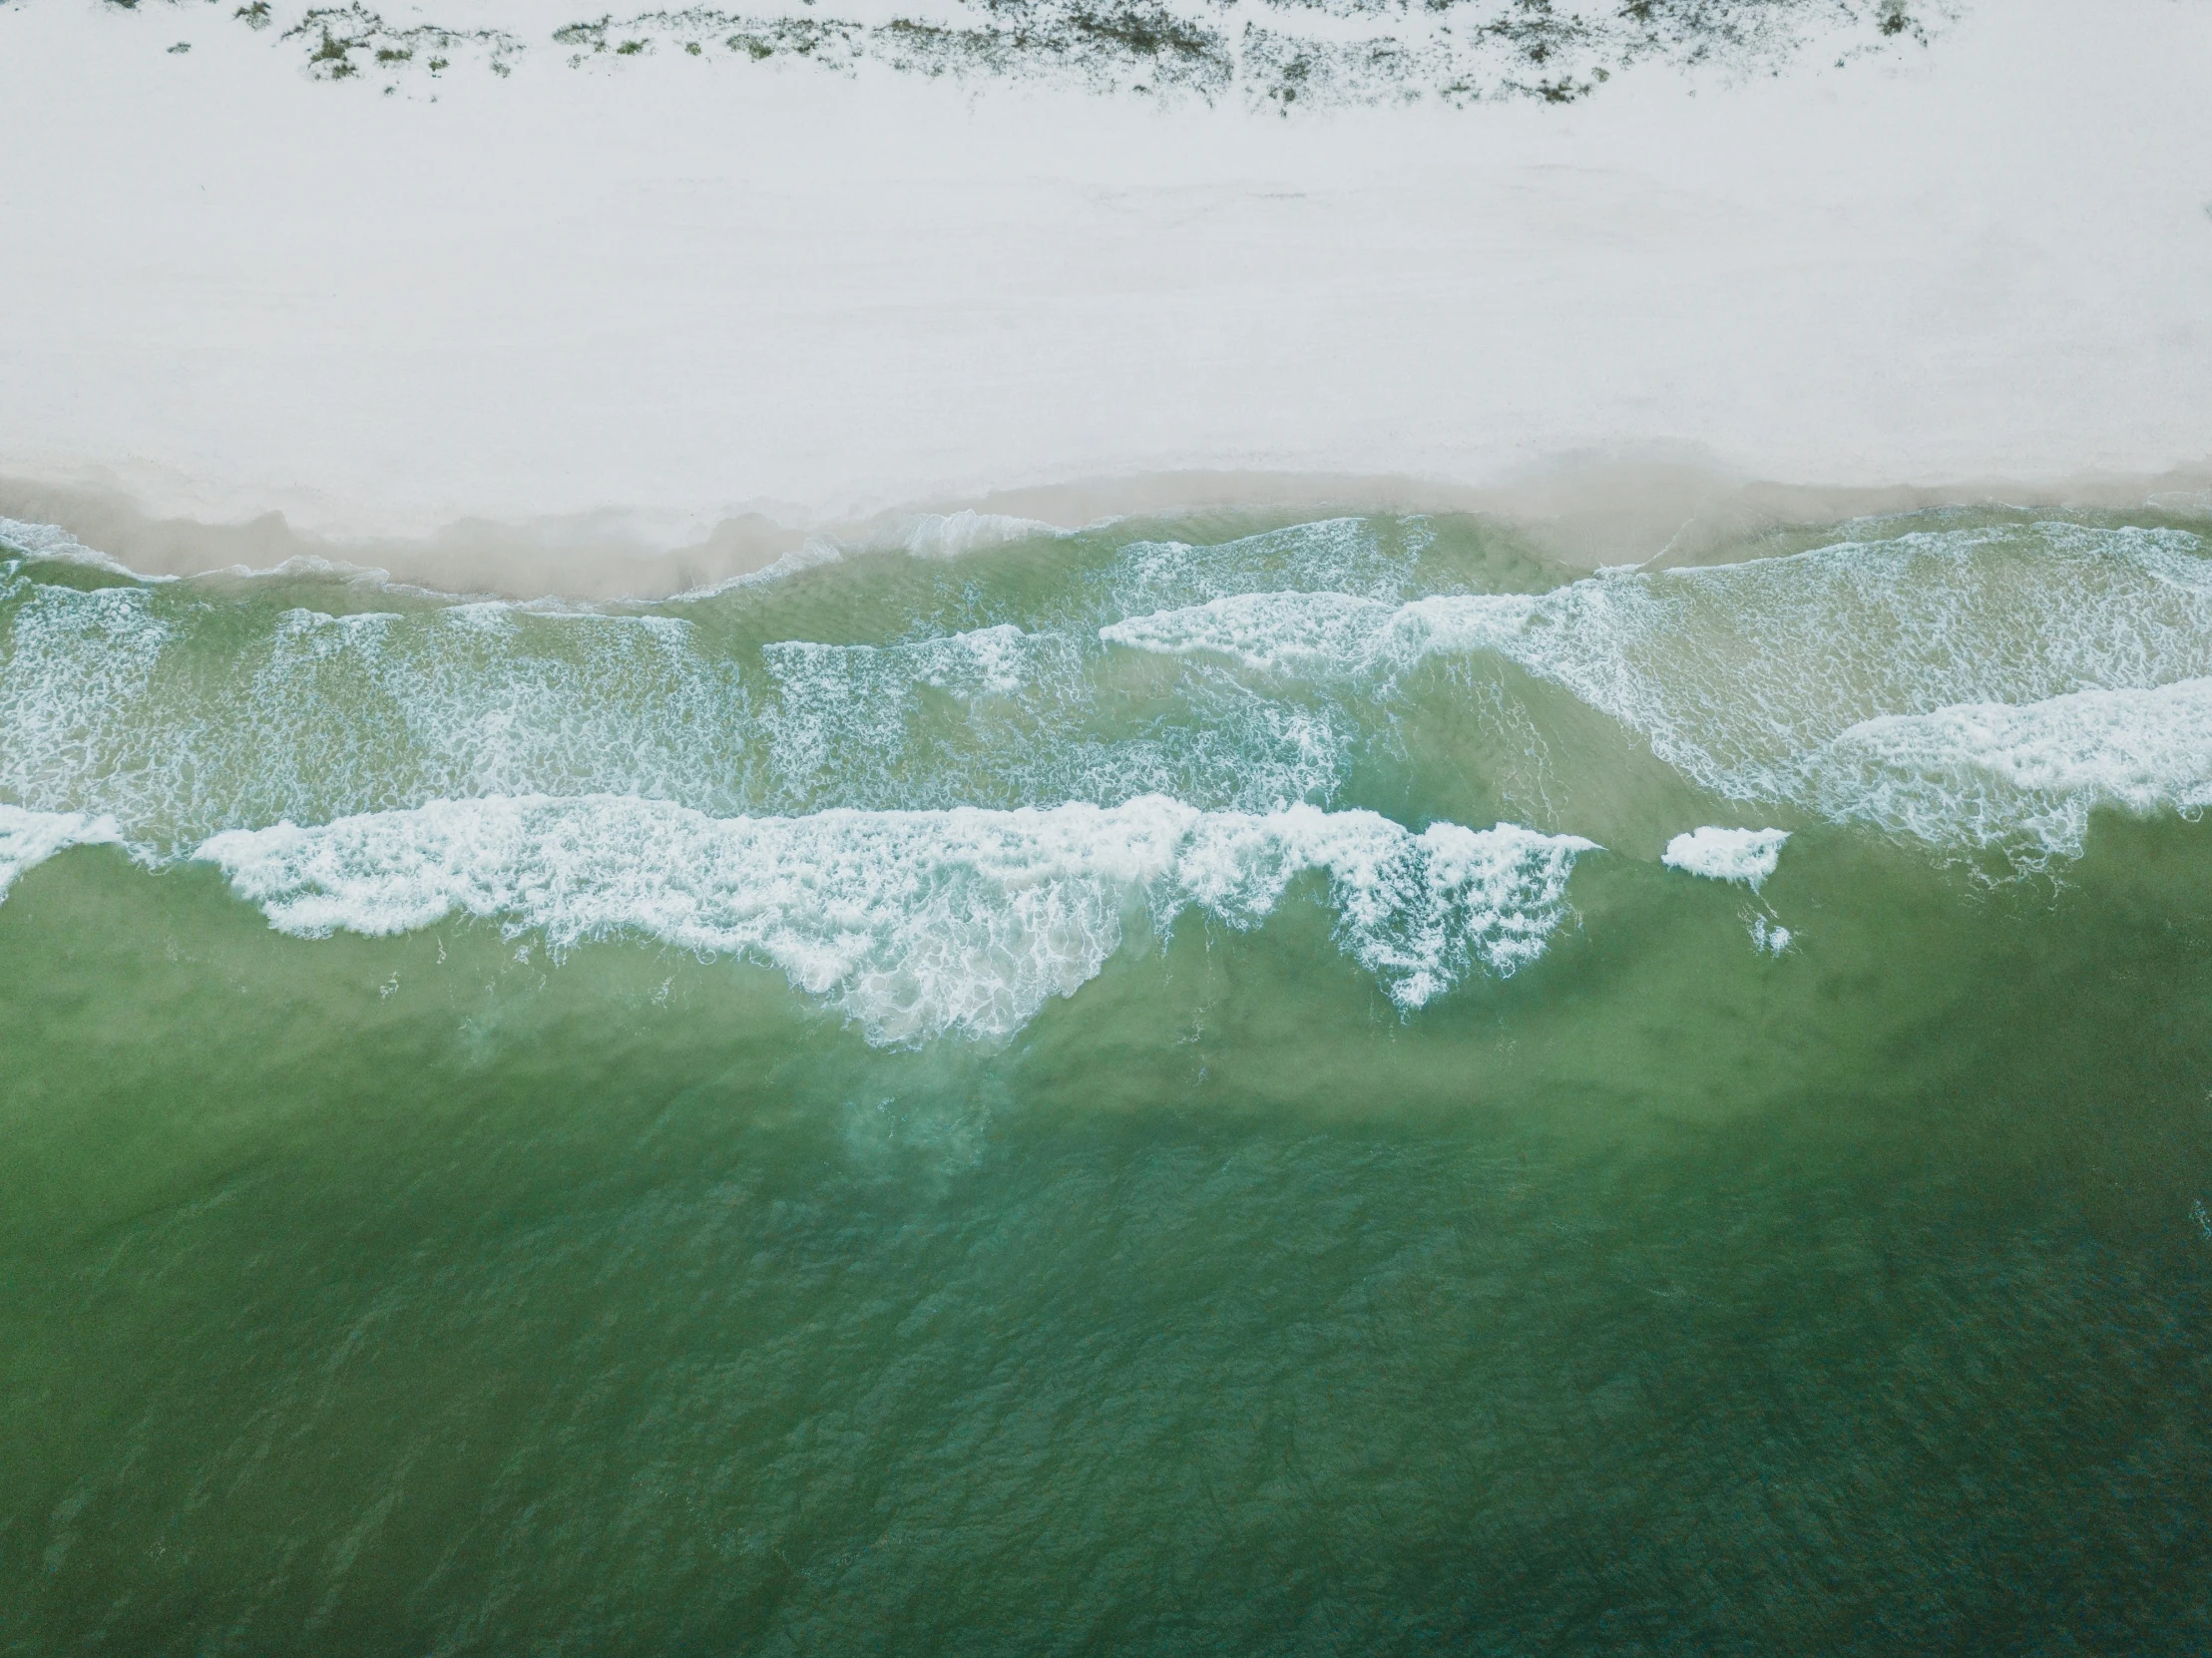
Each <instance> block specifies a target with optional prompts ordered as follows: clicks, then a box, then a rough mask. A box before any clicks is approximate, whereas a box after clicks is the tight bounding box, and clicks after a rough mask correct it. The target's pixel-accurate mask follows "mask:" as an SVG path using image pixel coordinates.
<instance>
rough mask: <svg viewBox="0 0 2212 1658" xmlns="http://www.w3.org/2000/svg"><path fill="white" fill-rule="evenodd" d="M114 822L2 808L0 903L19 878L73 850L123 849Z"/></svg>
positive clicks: (79, 814)
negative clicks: (108, 847) (89, 848)
mask: <svg viewBox="0 0 2212 1658" xmlns="http://www.w3.org/2000/svg"><path fill="white" fill-rule="evenodd" d="M122 844H123V831H122V830H121V829H119V828H118V827H117V826H116V822H115V819H113V818H109V817H95V816H92V815H90V814H88V813H85V812H31V811H25V810H24V809H23V808H22V807H20V806H0V903H5V902H6V901H7V897H8V889H9V888H10V887H12V886H14V885H15V882H16V877H17V876H19V875H21V874H23V872H24V871H25V870H28V869H31V868H32V867H34V866H35V865H38V864H43V863H44V862H46V860H47V859H49V858H51V857H53V856H54V854H55V853H57V852H62V851H66V850H67V849H68V848H70V847H72V846H120V845H122Z"/></svg>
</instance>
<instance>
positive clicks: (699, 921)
mask: <svg viewBox="0 0 2212 1658" xmlns="http://www.w3.org/2000/svg"><path fill="white" fill-rule="evenodd" d="M1587 850H1590V843H1589V842H1587V841H1584V840H1580V839H1577V838H1575V837H1572V836H1547V835H1541V834H1538V833H1536V832H1535V831H1533V830H1528V829H1522V828H1518V827H1515V826H1513V825H1507V824H1502V825H1500V826H1498V827H1497V828H1494V829H1489V830H1483V831H1476V830H1472V829H1467V828H1463V827H1461V826H1459V825H1457V824H1450V823H1439V824H1433V825H1431V826H1430V827H1429V828H1428V829H1426V830H1424V831H1423V832H1421V833H1420V834H1415V833H1413V832H1412V831H1410V830H1408V829H1405V828H1403V827H1401V826H1400V825H1398V824H1395V823H1392V822H1390V821H1389V820H1388V819H1385V818H1381V817H1378V816H1376V815H1375V814H1373V813H1371V812H1336V813H1330V812H1321V811H1317V810H1315V809H1313V808H1311V807H1292V808H1290V809H1288V810H1286V811H1282V812H1277V813H1270V814H1266V815H1251V814H1242V813H1225V812H1223V813H1215V812H1202V811H1199V810H1197V809H1195V808H1193V807H1190V806H1186V805H1183V804H1181V803H1179V802H1176V801H1173V800H1169V799H1166V798H1163V797H1159V796H1151V797H1147V798H1144V799H1139V800H1133V801H1130V802H1128V803H1127V804H1125V805H1122V806H1117V807H1111V808H1103V807H1098V806H1088V805H1066V806H1056V807H1052V808H1049V809H1033V808H1023V809H1020V810H1015V811H1003V812H994V811H983V810H978V809H974V808H963V809H958V810H953V811H943V812H856V811H831V812H823V813H818V814H815V815H812V816H808V817H801V818H722V819H716V818H710V817H707V816H705V815H703V814H701V813H698V812H695V811H691V810H689V809H688V808H685V807H681V806H675V805H671V804H669V803H667V802H664V801H653V800H642V799H637V798H633V797H627V796H598V797H589V798H580V799H552V798H546V797H533V798H520V799H490V800H469V801H433V802H431V803H429V804H428V805H424V806H420V807H417V808H414V809H412V810H409V811H399V812H387V813H377V814H370V815H365V816H360V817H353V818H346V819H341V820H340V821H338V822H335V823H330V824H326V825H322V826H320V827H315V828H297V827H294V826H292V825H290V824H279V825H277V826H275V827H274V828H268V829H255V830H235V831H231V832H228V833H224V834H221V835H218V836H216V837H214V838H213V839H211V840H209V841H208V842H207V843H206V844H205V845H204V846H202V847H201V849H200V850H199V852H198V854H197V856H198V857H200V858H203V859H207V860H211V861H213V862H215V863H217V864H219V865H221V868H222V869H223V871H224V873H225V874H226V875H227V876H228V878H229V880H230V883H231V886H232V887H233V889H234V890H235V891H237V892H238V893H239V894H240V895H241V896H242V897H244V898H246V899H248V900H250V901H251V902H253V903H255V904H257V905H259V906H260V907H261V909H262V910H263V912H264V913H265V914H266V915H267V916H268V917H269V919H270V921H271V922H272V923H273V924H274V925H275V926H277V927H278V928H280V929H282V930H284V931H286V932H290V933H295V934H300V935H304V936H310V937H314V936H326V935H328V934H330V933H332V932H335V931H338V930H340V929H343V930H346V931H351V932H356V933H365V934H387V933H397V932H403V931H406V930H409V929H412V928H417V927H422V926H426V925H428V924H430V923H431V922H434V921H436V920H438V919H439V918H440V917H442V916H444V915H447V914H449V913H451V912H453V911H456V910H458V911H461V912H464V913H467V914H470V915H474V916H482V917H495V918H498V919H500V920H502V921H504V922H506V923H507V924H509V925H510V926H513V927H515V928H527V929H536V930H540V931H542V932H543V934H544V935H545V937H546V939H547V941H548V942H549V944H551V945H552V946H553V947H554V948H556V949H562V948H566V947H567V946H569V945H573V944H575V943H576V942H578V941H580V940H584V939H591V938H599V937H605V936H610V935H615V934H622V933H635V934H644V935H648V936H651V937H655V938H659V939H662V940H664V941H666V942H668V943H670V944H673V945H676V946H679V947H681V948H684V949H687V950H694V951H701V952H736V953H742V954H745V955H749V956H753V957H756V958H759V959H761V960H764V961H767V962H769V963H772V964H773V965H775V966H776V967H778V968H780V969H781V970H782V971H783V972H784V974H785V975H786V976H787V977H788V978H789V979H790V981H791V983H792V984H793V985H794V986H796V987H797V988H799V989H800V990H802V991H804V992H805V993H807V994H808V995H811V996H815V997H819V998H822V999H824V1000H826V1001H827V1002H829V1003H830V1004H831V1005H833V1006H835V1007H837V1008H839V1009H841V1010H842V1011H843V1012H844V1013H845V1015H846V1016H847V1017H848V1018H850V1019H853V1020H855V1021H857V1022H858V1023H859V1024H860V1025H861V1027H862V1029H863V1031H864V1032H865V1034H866V1035H867V1036H868V1038H869V1039H870V1040H871V1041H876V1042H885V1043H896V1042H912V1041H918V1040H922V1039H924V1038H927V1037H930V1036H937V1035H939V1034H942V1033H945V1032H959V1033H963V1034H966V1035H969V1036H1004V1035H1006V1034H1008V1033H1011V1032H1013V1031H1015V1030H1017V1029H1019V1028H1020V1027H1021V1026H1022V1025H1023V1024H1024V1023H1026V1022H1027V1021H1028V1020H1029V1019H1030V1018H1031V1017H1032V1016H1034V1015H1035V1014H1036V1013H1037V1011H1038V1010H1039V1009H1040V1008H1042V1007H1043V1006H1044V1005H1045V1003H1046V1002H1047V1001H1048V1000H1049V999H1050V998H1052V997H1055V996H1069V995H1072V994H1073V993H1074V992H1075V991H1076V990H1077V988H1078V987H1080V986H1081V985H1083V984H1084V983H1085V982H1086V981H1088V980H1090V979H1091V978H1092V977H1094V976H1095V975H1096V974H1097V973H1098V972H1099V970H1100V969H1101V967H1103V966H1104V964H1105V962H1106V958H1107V957H1108V956H1109V955H1111V954H1112V952H1113V951H1114V950H1115V949H1116V948H1117V947H1118V945H1119V943H1120V940H1121V936H1122V928H1123V923H1124V920H1125V918H1126V917H1127V916H1128V915H1129V914H1130V913H1131V912H1132V911H1137V910H1142V911H1148V912H1149V913H1150V915H1151V917H1152V919H1153V922H1154V924H1155V926H1157V927H1159V928H1161V929H1164V928H1166V927H1167V926H1169V925H1171V924H1172V922H1173V920H1174V918H1175V916H1176V915H1177V914H1178V913H1180V912H1181V911H1183V910H1184V909H1186V908H1189V907H1191V906H1197V907H1198V908H1200V909H1202V910H1204V911H1205V912H1206V913H1208V914H1210V915H1212V916H1214V917H1216V918H1218V919H1219V920H1221V921H1224V922H1226V923H1228V924H1229V925H1231V926H1235V927H1249V926H1252V925H1254V924H1256V923H1257V922H1258V921H1260V920H1261V919H1262V918H1264V917H1265V916H1267V915H1268V914H1269V913H1270V912H1271V911H1272V910H1273V909H1274V907H1275V906H1276V904H1277V902H1278V901H1279V900H1280V899H1281V898H1282V896H1283V893H1284V891H1285V890H1286V888H1287V887H1288V886H1289V884H1290V883H1291V881H1292V879H1293V878H1294V877H1296V876H1297V875H1299V874H1300V873H1301V872H1302V871H1307V870H1312V871H1317V872H1319V873H1320V874H1321V875H1323V876H1324V877H1325V878H1326V881H1327V885H1328V890H1329V894H1330V898H1331V901H1332V903H1333V904H1334V905H1335V907H1336V909H1337V911H1338V917H1339V920H1338V929H1337V932H1338V941H1339V944H1340V945H1341V947H1342V948H1343V949H1344V950H1345V952H1346V953H1347V954H1348V955H1350V956H1351V957H1352V958H1353V959H1354V960H1355V961H1357V962H1359V963H1360V964H1361V965H1362V966H1363V967H1365V968H1367V969H1368V970H1369V971H1370V972H1372V973H1374V974H1375V975H1376V976H1377V978H1379V979H1380V980H1381V981H1382V983H1383V985H1384V986H1385V988H1386V989H1387V990H1388V991H1389V993H1390V995H1391V997H1392V998H1393V999H1394V1000H1395V1001H1396V1002H1397V1003H1398V1005H1399V1006H1400V1007H1401V1008H1404V1009H1408V1010H1411V1009H1415V1008H1418V1007H1420V1006H1422V1005H1423V1004H1424V1003H1426V1002H1428V1001H1429V1000H1431V999H1432V998H1434V997H1435V996H1437V995H1439V994H1441V993H1442V992H1443V991H1445V990H1446V989H1448V988H1449V987H1450V986H1451V985H1453V984H1454V983H1456V982H1458V981H1459V980H1460V979H1461V978H1463V977H1465V976H1466V975H1467V974H1468V973H1470V972H1473V971H1476V970H1484V971H1488V972H1491V973H1495V974H1500V975H1505V974H1511V973H1513V972H1515V971H1516V970H1517V969H1519V968H1522V967H1524V966H1526V965H1528V964H1529V963H1530V962H1532V961H1534V960H1535V959H1536V958H1537V957H1539V956H1540V955H1542V954H1543V952H1544V949H1545V947H1546V943H1547V941H1548V939H1549V937H1550V935H1551V933H1552V931H1553V930H1554V929H1555V928H1556V927H1557V926H1558V924H1559V922H1560V921H1561V920H1562V919H1563V918H1564V916H1565V913H1566V910H1565V894H1566V882H1567V877H1568V875H1569V873H1570V872H1571V870H1572V868H1573V864H1574V859H1575V857H1576V855H1577V854H1578V853H1581V852H1583V851H1587Z"/></svg>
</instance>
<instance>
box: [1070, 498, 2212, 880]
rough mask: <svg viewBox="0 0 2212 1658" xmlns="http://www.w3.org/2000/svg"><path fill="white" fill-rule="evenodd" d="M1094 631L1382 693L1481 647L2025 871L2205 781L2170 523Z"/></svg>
mask: <svg viewBox="0 0 2212 1658" xmlns="http://www.w3.org/2000/svg"><path fill="white" fill-rule="evenodd" d="M1101 637H1102V638H1103V639H1104V640H1105V641H1106V642H1107V643H1109V644H1115V645H1121V646H1126V647H1131V648H1135V649H1140V650H1145V651H1151V652H1156V653H1160V654H1164V655H1172V656H1178V657H1189V658H1198V659H1209V658H1210V659H1214V660H1218V661H1223V662H1226V663H1230V664H1233V665H1235V666H1236V667H1238V668H1240V669H1244V670H1247V671H1253V672H1257V673H1262V674H1268V675H1278V676H1281V675H1289V676H1296V677H1301V678H1309V679H1310V678H1332V679H1336V680H1339V681H1347V682H1352V683H1363V684H1367V685H1371V686H1376V687H1384V686H1388V685H1389V684H1391V683H1392V682H1394V681H1396V680H1398V679H1400V678H1402V677H1403V676H1405V675H1407V674H1409V673H1411V672H1413V671H1414V670H1416V669H1417V668H1419V667H1420V666H1422V665H1423V664H1424V663H1426V662H1429V661H1432V660H1435V659H1437V658H1440V657H1450V656H1455V655H1467V654H1473V653H1480V652H1490V653H1494V654H1496V655H1498V656H1501V657H1504V658H1505V659H1507V660H1510V661H1512V662H1514V663H1515V664H1516V665H1518V666H1519V667H1521V668H1523V669H1524V670H1526V671H1527V672H1529V673H1531V674H1533V675H1535V676H1537V677H1539V678H1542V679H1546V680H1549V681H1551V682H1553V683H1556V684H1558V685H1560V686H1562V687H1564V688H1565V689H1567V690H1568V691H1570V692H1572V693H1573V694H1574V695H1575V696H1576V697H1577V698H1579V699H1580V700H1581V701H1583V702H1584V703H1586V704H1588V705H1589V706H1591V707H1593V708H1596V709H1598V710H1600V711H1602V712H1603V713H1605V714H1608V715H1610V716H1611V717H1612V718H1614V719H1616V720H1618V721H1620V722H1621V723H1622V724H1623V725H1626V726H1628V727H1630V728H1631V729H1633V730H1634V731H1636V732H1637V733H1638V734H1640V735H1641V736H1642V737H1643V739H1644V740H1645V741H1646V742H1648V744H1649V745H1650V748H1651V750H1652V752H1653V753H1654V754H1655V755H1657V757H1659V758H1660V759H1662V760H1664V761H1666V762H1667V763H1668V764H1669V765H1671V766H1673V767H1674V768H1676V769H1677V770H1678V771H1680V772H1682V773H1684V774H1685V775H1687V776H1688V777H1689V778H1691V779H1692V780H1694V781H1695V782H1697V783H1698V784H1700V785H1702V786H1703V787H1705V788H1708V789H1710V790H1712V791H1713V792H1714V793H1716V794H1718V795H1720V796H1723V797H1725V798H1728V799H1733V800H1739V801H1746V802H1784V803H1789V804H1792V805H1795V806H1798V807H1801V808H1803V809H1806V810H1808V811H1811V812H1814V813H1816V814H1818V815H1821V816H1825V817H1829V818H1832V819H1835V820H1838V821H1850V822H1863V823H1871V824H1879V825H1881V826H1882V827H1884V828H1886V829H1890V830H1892V831H1895V832H1897V833H1900V834H1906V835H1911V836H1914V837H1917V838H1919V839H1922V840H1926V841H1929V842H1933V843H1936V844H1940V845H1945V846H1974V847H1984V848H1987V847H2007V846H2018V847H2019V848H2021V850H2022V852H2023V855H2025V856H2028V857H2030V858H2033V857H2047V856H2052V855H2072V854H2075V853H2078V851H2079V850H2080V846H2081V838H2082V835H2083V834H2084V833H2085V831H2086V827H2087V821H2088V815H2089V813H2090V812H2091V811H2093V810H2094V809H2096V808H2097V807H2100V806H2114V807H2121V808H2125V809H2131V810H2136V811H2144V810H2154V809H2157V808H2158V807H2161V806H2171V807H2191V806H2193V805H2195V804H2197V803H2199V796H2200V795H2201V793H2202V790H2203V786H2204V784H2203V779H2204V776H2205V773H2206V770H2207V768H2208V767H2212V744H2208V742H2207V732H2206V729H2205V727H2204V726H2203V725H2202V723H2201V722H2199V721H2197V719H2196V715H2195V709H2196V707H2197V705H2198V704H2197V700H2196V698H2195V695H2194V693H2192V692H2186V691H2183V690H2181V689H2179V688H2178V682H2179V681H2182V680H2186V679H2193V678H2199V677H2201V676H2204V675H2206V674H2212V561H2207V560H2206V559H2205V557H2204V556H2203V552H2202V547H2201V544H2200V542H2199V541H2198V538H2196V537H2194V536H2191V535H2187V534H2184V533H2181V532H2178V531H2160V530H2142V529H2132V528H2122V529H2116V530H2097V529H2086V528H2083V527H2079V526H2074V525H2065V524H2042V525H2036V526H2033V527H2032V529H2031V531H2028V532H2025V533H2023V532H2022V531H2020V530H2018V529H2014V528H1981V529H1974V530H1958V531H1944V532H1920V533H1912V534H1907V535H1904V536H1901V537H1899V538H1897V539H1895V540H1892V541H1888V542H1882V543H1874V544H1869V543H1864V542H1849V543H1844V544H1840V545H1837V546H1832V547H1825V548H1820V549H1816V550H1812V551H1808V552H1804V553H1800V554H1797V555H1794V556H1791V557H1784V558H1773V559H1763V560H1758V561H1754V562H1751V563H1746V564H1738V565H1729V566H1720V567H1712V568H1705V569H1689V570H1675V571H1666V572H1662V573H1658V574H1653V575H1639V574H1634V573H1619V574H1608V575H1604V576H1599V577H1595V578H1591V579H1588V580H1584V581H1580V582H1575V583H1572V584H1569V585H1566V586H1563V587H1560V588H1558V589H1555V590H1553V591H1552V592H1549V593H1547V594H1543V595H1541V596H1535V597H1531V596H1524V595H1468V596H1434V597H1427V598H1422V599H1417V600H1414V601H1411V602H1409V603H1405V604H1400V605H1391V604H1385V603H1382V602H1379V601H1377V600H1375V599H1373V598H1369V597H1364V596H1358V595H1350V594H1316V593H1297V594H1290V593H1286V594H1266V595H1237V596H1227V597H1223V598H1220V599H1215V600H1210V601H1208V602H1206V603H1204V604H1202V605H1198V606H1193V607H1188V608H1185V609H1180V610H1175V611H1167V612H1160V613H1155V614H1152V615H1148V616H1144V617H1137V618H1131V619H1127V620H1124V621H1121V622H1113V623H1109V624H1108V625H1107V626H1106V627H1105V628H1103V629H1102V630H1101ZM2169 687H2175V688H2169ZM2152 692H2156V693H2158V694H2148V693H2152ZM2120 693H2135V694H2120ZM2075 696H2080V697H2083V698H2085V700H2082V701H2078V702H2075V701H2070V700H2067V699H2068V698H2072V697H2075ZM1916 722H1917V723H1916ZM1985 739H1986V741H1987V744H1988V745H1989V748H1988V752H1987V753H1986V754H1985V753H1983V752H1982V751H1981V749H1980V748H1978V746H1977V745H1978V744H1980V743H1983V742H1984V741H1985ZM2084 745H2087V746H2086V747H2085V746H2084ZM2061 754H2069V755H2070V756H2071V757H2070V758H2069V759H2067V760H2066V761H2065V762H2064V763H2060V761H2059V760H2058V758H2057V756H2059V755H2061ZM2100 754H2101V755H2102V756H2103V757H2102V758H2100V757H2099V755H2100ZM2030 779H2033V780H2030Z"/></svg>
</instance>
